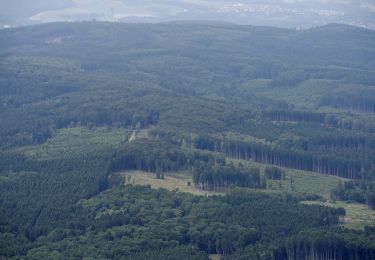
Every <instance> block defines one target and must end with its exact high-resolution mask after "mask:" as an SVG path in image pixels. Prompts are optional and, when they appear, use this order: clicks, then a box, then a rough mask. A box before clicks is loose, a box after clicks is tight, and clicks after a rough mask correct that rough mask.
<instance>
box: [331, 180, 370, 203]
mask: <svg viewBox="0 0 375 260" xmlns="http://www.w3.org/2000/svg"><path fill="white" fill-rule="evenodd" d="M331 197H332V198H333V199H339V200H346V201H354V202H358V203H363V204H366V205H367V206H368V207H369V208H371V209H373V210H375V183H374V182H369V181H346V182H340V183H339V184H338V186H337V187H336V188H335V189H334V190H333V191H332V192H331Z"/></svg>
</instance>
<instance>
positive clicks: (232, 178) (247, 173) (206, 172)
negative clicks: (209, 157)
mask: <svg viewBox="0 0 375 260" xmlns="http://www.w3.org/2000/svg"><path fill="white" fill-rule="evenodd" d="M193 181H194V184H195V185H196V186H197V187H199V188H200V189H203V190H208V191H220V190H222V189H225V188H229V187H231V186H238V187H248V188H258V189H264V188H265V184H266V183H265V181H264V180H262V179H261V177H260V171H259V168H245V167H235V166H234V165H233V164H229V165H220V164H218V163H213V162H212V161H211V162H209V163H202V162H199V161H196V162H195V163H194V168H193Z"/></svg>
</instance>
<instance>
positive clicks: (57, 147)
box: [17, 127, 130, 160]
mask: <svg viewBox="0 0 375 260" xmlns="http://www.w3.org/2000/svg"><path fill="white" fill-rule="evenodd" d="M129 134H130V131H129V130H127V129H124V128H107V127H99V128H93V129H88V128H83V127H75V128H63V129H59V130H57V132H56V134H55V136H54V137H52V138H50V139H48V140H47V141H46V142H45V143H43V144H40V145H33V146H26V147H22V148H18V149H17V151H19V152H22V153H23V154H25V155H26V156H27V157H31V158H35V159H39V160H48V159H55V158H56V159H57V158H61V157H63V156H72V157H73V156H81V155H84V154H86V153H89V152H92V151H95V150H101V149H103V148H108V147H114V146H116V145H119V144H120V143H121V142H124V141H126V140H127V139H128V137H129Z"/></svg>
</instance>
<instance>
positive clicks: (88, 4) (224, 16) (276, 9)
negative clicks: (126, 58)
mask: <svg viewBox="0 0 375 260" xmlns="http://www.w3.org/2000/svg"><path fill="white" fill-rule="evenodd" d="M94 19H95V20H101V21H119V22H154V23H155V22H165V21H174V20H216V21H223V22H231V23H236V24H252V25H268V26H277V27H289V28H304V27H312V26H320V25H324V24H328V23H344V24H351V25H356V26H361V27H366V28H375V3H374V2H373V1H371V0H329V1H327V0H313V1H306V0H298V1H296V0H283V1H276V0H262V1H259V0H243V1H226V0H215V1H214V0H208V1H201V0H179V1H168V0H157V1H147V0H141V1H131V0H100V1H86V0H49V1H45V0H33V1H27V0H3V1H1V3H0V25H2V26H17V25H28V24H35V23H44V22H54V21H81V20H94Z"/></svg>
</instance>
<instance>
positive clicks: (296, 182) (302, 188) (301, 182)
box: [227, 158, 340, 199]
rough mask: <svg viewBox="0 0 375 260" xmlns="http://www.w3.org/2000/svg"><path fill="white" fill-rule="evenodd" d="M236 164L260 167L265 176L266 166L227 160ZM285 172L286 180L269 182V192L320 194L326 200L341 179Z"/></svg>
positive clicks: (299, 172) (290, 171)
mask: <svg viewBox="0 0 375 260" xmlns="http://www.w3.org/2000/svg"><path fill="white" fill-rule="evenodd" d="M227 160H228V161H232V162H234V163H235V164H238V163H240V162H241V163H242V164H243V165H248V166H254V167H259V168H260V169H261V174H264V169H265V168H266V167H267V165H265V164H260V163H256V162H252V161H245V160H234V159H229V158H228V159H227ZM283 169H284V170H285V180H267V191H287V192H292V191H294V192H298V193H306V194H318V195H320V196H322V197H323V198H325V199H329V198H330V193H331V190H332V189H333V188H335V187H336V186H337V184H338V182H339V181H340V178H338V177H335V176H330V175H322V174H319V173H314V172H307V171H299V170H294V169H288V168H283Z"/></svg>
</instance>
